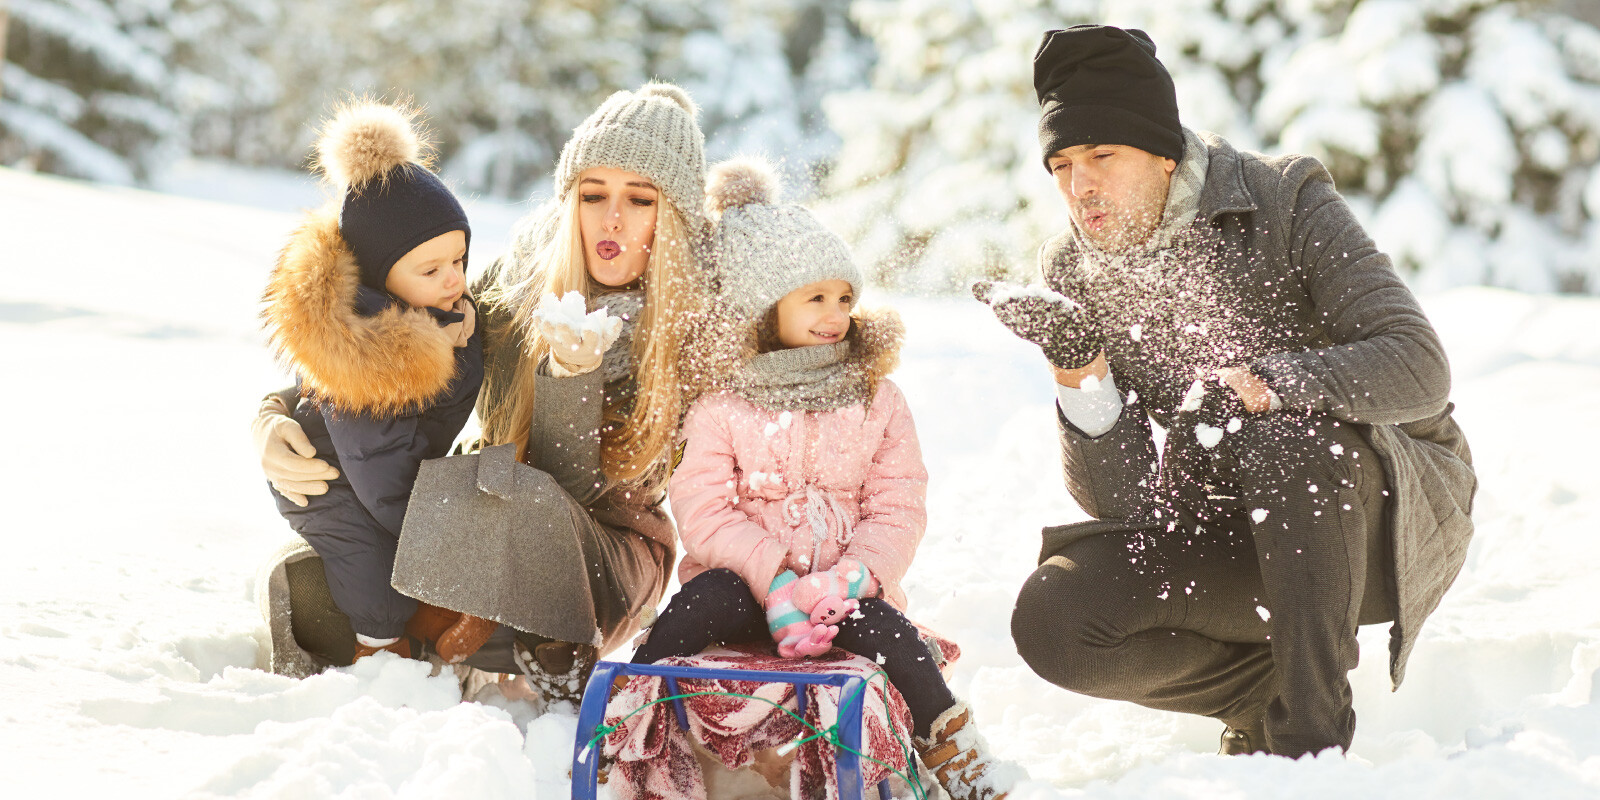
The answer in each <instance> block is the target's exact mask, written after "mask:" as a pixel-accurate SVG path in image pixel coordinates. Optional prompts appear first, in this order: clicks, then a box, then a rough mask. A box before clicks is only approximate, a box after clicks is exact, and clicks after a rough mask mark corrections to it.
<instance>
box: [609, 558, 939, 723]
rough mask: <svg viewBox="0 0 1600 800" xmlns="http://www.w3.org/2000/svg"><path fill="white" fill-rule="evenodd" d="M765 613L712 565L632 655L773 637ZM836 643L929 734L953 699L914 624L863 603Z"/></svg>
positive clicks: (881, 605) (637, 659)
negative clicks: (875, 673)
mask: <svg viewBox="0 0 1600 800" xmlns="http://www.w3.org/2000/svg"><path fill="white" fill-rule="evenodd" d="M770 641H772V634H771V633H770V632H768V630H767V615H766V612H765V611H764V610H763V609H762V608H761V605H760V604H759V603H757V602H756V600H755V596H754V595H752V594H750V586H749V585H748V584H746V583H745V582H744V579H743V578H740V577H739V575H738V573H736V572H734V571H732V570H728V569H712V570H707V571H705V572H702V573H700V574H699V575H696V576H695V577H694V578H692V579H691V580H690V581H689V582H688V583H686V584H684V585H683V588H681V589H679V590H678V593H677V594H675V595H673V597H672V602H670V603H668V604H667V609H666V610H665V611H663V612H661V616H660V618H658V619H657V620H656V622H655V624H654V625H652V626H650V638H649V640H647V641H646V642H645V643H644V646H642V647H640V648H639V649H638V650H637V651H635V652H634V654H633V663H635V664H653V663H655V662H657V661H660V660H661V659H663V658H668V657H671V656H692V655H694V654H695V653H698V652H700V651H701V650H704V649H706V648H707V647H710V646H711V645H713V644H741V643H745V642H770ZM833 644H834V646H835V647H840V648H843V649H845V650H847V651H849V652H851V653H855V654H856V655H858V656H865V657H866V658H869V659H872V660H874V661H877V662H878V663H879V664H880V665H882V667H883V671H884V672H885V673H886V674H887V675H888V676H889V682H890V683H892V684H894V688H895V689H897V690H899V692H900V696H901V697H903V698H905V701H906V706H907V707H908V708H910V710H911V721H912V727H913V728H914V729H915V730H914V731H913V732H914V733H915V734H916V735H917V736H919V737H924V738H925V737H927V735H928V730H929V728H930V727H931V726H932V725H933V721H934V720H935V719H938V717H939V715H940V714H942V713H944V712H945V711H946V710H947V709H949V708H950V707H951V706H953V705H955V704H956V700H955V697H954V696H953V695H951V694H950V687H949V686H946V685H945V682H944V676H943V675H940V674H939V667H938V665H937V664H936V663H935V662H934V659H933V654H932V653H931V652H930V651H929V650H928V646H927V645H926V644H925V643H924V642H923V641H922V638H921V636H920V635H919V634H918V632H917V627H916V626H915V625H912V624H911V621H910V620H908V619H906V617H905V615H904V614H901V613H900V611H899V610H898V609H896V608H895V607H894V606H892V605H890V604H889V603H888V602H887V601H885V600H882V599H879V598H870V599H866V600H862V601H861V612H860V617H859V618H857V617H856V615H851V616H850V617H848V618H846V619H845V620H844V621H843V622H841V623H839V635H838V636H837V637H836V638H835V639H834V640H833Z"/></svg>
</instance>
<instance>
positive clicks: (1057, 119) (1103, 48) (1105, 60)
mask: <svg viewBox="0 0 1600 800" xmlns="http://www.w3.org/2000/svg"><path fill="white" fill-rule="evenodd" d="M1033 90H1034V93H1035V94H1036V95H1037V96H1038V98H1039V108H1040V110H1041V111H1042V112H1043V113H1042V114H1041V116H1040V117H1039V146H1040V148H1042V149H1043V150H1044V161H1045V169H1049V168H1050V156H1051V154H1053V153H1055V152H1057V151H1059V150H1064V149H1066V148H1068V147H1076V146H1078V145H1083V144H1121V145H1127V146H1129V147H1137V148H1139V149H1140V150H1143V151H1145V152H1147V153H1153V154H1155V155H1158V156H1162V157H1164V158H1170V159H1172V160H1174V161H1179V160H1181V159H1182V158H1183V125H1182V124H1181V123H1179V122H1178V96H1177V92H1176V90H1175V89H1174V88H1173V86H1172V76H1171V75H1170V74H1168V73H1167V68H1166V67H1164V66H1162V64H1161V62H1160V61H1158V60H1156V45H1155V42H1152V41H1151V40H1150V35H1149V34H1147V33H1145V32H1144V31H1141V30H1138V29H1136V28H1128V29H1123V28H1114V27H1112V26H1110V25H1074V26H1072V27H1070V28H1067V29H1065V30H1056V31H1047V32H1046V33H1045V35H1044V40H1043V41H1041V42H1040V43H1039V50H1038V52H1036V53H1034V54H1033Z"/></svg>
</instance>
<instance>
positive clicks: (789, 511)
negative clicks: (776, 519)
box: [783, 483, 855, 569]
mask: <svg viewBox="0 0 1600 800" xmlns="http://www.w3.org/2000/svg"><path fill="white" fill-rule="evenodd" d="M829 511H832V512H833V518H834V519H836V520H838V521H839V527H840V534H839V548H840V549H841V550H842V549H844V548H846V547H848V546H849V545H850V539H851V537H852V535H853V534H854V533H855V531H854V528H853V526H852V525H851V524H850V522H849V520H848V518H847V517H846V516H845V513H844V509H843V508H840V507H839V501H837V500H835V499H833V496H832V495H830V494H828V493H827V492H823V491H820V490H818V489H817V486H816V484H814V483H807V484H806V485H805V487H804V488H802V489H801V490H800V491H798V492H794V493H793V494H790V495H789V496H788V497H785V498H784V499H783V519H784V521H786V522H788V523H789V527H791V528H798V527H800V526H801V525H802V524H808V525H809V526H810V528H811V563H810V564H808V565H807V567H808V568H810V569H815V568H816V565H817V564H818V562H820V561H822V545H823V543H824V542H826V541H827V540H828V512H829ZM802 514H804V516H803V517H802Z"/></svg>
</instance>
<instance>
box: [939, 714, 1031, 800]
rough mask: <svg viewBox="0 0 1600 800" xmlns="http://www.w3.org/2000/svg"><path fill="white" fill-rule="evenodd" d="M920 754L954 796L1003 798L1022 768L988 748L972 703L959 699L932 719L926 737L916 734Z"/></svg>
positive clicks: (963, 798)
mask: <svg viewBox="0 0 1600 800" xmlns="http://www.w3.org/2000/svg"><path fill="white" fill-rule="evenodd" d="M915 741H916V746H917V755H919V756H921V757H922V764H923V766H925V767H927V768H928V769H930V770H932V771H933V774H934V777H936V778H938V779H939V785H940V786H943V787H944V790H945V792H946V793H947V794H949V795H950V797H951V798H952V800H1001V798H1003V797H1005V796H1006V795H1007V794H1008V793H1010V791H1011V788H1012V787H1013V786H1014V785H1015V784H1016V782H1017V779H1018V778H1019V777H1021V776H1020V775H1019V772H1020V769H1019V768H1018V767H1017V766H1016V765H1015V764H1011V763H1009V762H1004V761H1001V760H999V759H997V758H995V757H994V755H993V754H991V753H990V752H989V743H988V742H986V741H984V738H983V735H982V734H980V733H978V726H977V725H976V724H975V723H973V721H972V707H971V706H969V705H967V704H966V703H964V702H961V701H957V702H956V704H955V705H953V706H951V707H950V708H948V709H945V712H944V713H943V714H940V715H939V718H938V719H935V720H934V721H933V725H932V727H931V728H930V733H929V735H928V737H927V738H922V737H920V736H919V737H917V738H916V740H915Z"/></svg>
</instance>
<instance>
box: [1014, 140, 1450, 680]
mask: <svg viewBox="0 0 1600 800" xmlns="http://www.w3.org/2000/svg"><path fill="white" fill-rule="evenodd" d="M1201 138H1202V140H1203V141H1204V142H1205V144H1206V146H1207V149H1208V151H1209V156H1210V163H1209V166H1208V169H1207V172H1206V179H1205V185H1204V188H1203V189H1202V190H1201V194H1200V200H1199V204H1200V208H1199V213H1198V214H1197V215H1196V217H1195V220H1194V222H1193V223H1192V224H1191V225H1190V226H1188V227H1186V228H1184V229H1182V230H1180V231H1179V232H1178V234H1177V235H1176V236H1175V237H1174V239H1173V246H1172V248H1171V250H1169V251H1166V254H1167V256H1168V257H1166V258H1163V259H1156V260H1144V261H1142V262H1141V263H1140V264H1139V265H1138V266H1128V265H1127V264H1126V263H1124V264H1123V265H1121V266H1120V267H1110V268H1107V267H1104V266H1098V265H1097V263H1096V262H1094V261H1092V260H1088V261H1086V260H1085V259H1084V258H1083V257H1082V254H1081V252H1080V250H1079V247H1078V244H1077V242H1076V240H1075V239H1074V237H1073V235H1072V232H1071V231H1070V230H1069V231H1066V232H1065V233H1063V234H1061V235H1060V236H1058V237H1056V238H1054V239H1052V240H1051V241H1048V242H1046V243H1045V244H1044V246H1043V247H1042V248H1041V249H1040V251H1039V266H1040V270H1041V271H1042V272H1043V275H1044V279H1045V282H1046V284H1047V285H1048V286H1049V287H1050V288H1052V289H1055V290H1056V291H1058V292H1061V293H1062V294H1064V295H1066V296H1068V297H1070V298H1072V299H1074V300H1076V301H1078V302H1079V303H1082V304H1083V305H1084V306H1085V307H1086V308H1087V310H1088V311H1089V315H1088V316H1089V318H1090V319H1092V320H1094V324H1096V325H1097V326H1098V328H1099V333H1100V334H1101V335H1102V336H1103V337H1104V341H1105V344H1106V355H1107V358H1108V360H1109V361H1110V364H1111V369H1112V373H1113V375H1114V376H1115V378H1116V381H1117V385H1118V388H1119V389H1121V390H1123V391H1125V392H1129V390H1131V392H1129V394H1130V397H1129V403H1128V407H1127V408H1126V409H1125V410H1124V413H1123V414H1122V416H1121V418H1120V419H1119V420H1118V421H1117V423H1116V425H1115V427H1114V428H1113V429H1112V430H1111V431H1109V432H1107V433H1106V434H1104V435H1102V436H1100V437H1097V438H1093V439H1091V438H1089V437H1087V436H1085V435H1084V434H1083V433H1082V432H1081V431H1078V430H1077V429H1076V428H1075V427H1074V426H1072V425H1071V424H1070V423H1068V422H1067V421H1066V420H1065V419H1064V418H1061V419H1059V420H1058V421H1059V423H1060V437H1061V450H1062V460H1063V464H1064V466H1065V471H1066V480H1067V486H1068V488H1069V490H1070V491H1071V492H1072V495H1073V497H1074V498H1076V499H1077V501H1078V503H1079V504H1080V505H1081V506H1082V507H1083V508H1084V510H1085V511H1087V512H1088V513H1089V514H1090V516H1092V517H1095V518H1097V519H1105V520H1114V519H1129V518H1133V517H1137V516H1140V515H1141V514H1142V513H1145V512H1147V511H1148V508H1146V506H1147V505H1148V503H1149V500H1148V493H1147V492H1146V491H1145V490H1143V489H1142V488H1141V485H1142V484H1144V483H1145V480H1146V478H1147V477H1148V476H1150V475H1151V471H1152V469H1153V465H1154V464H1155V461H1156V453H1155V448H1154V443H1153V441H1152V439H1151V425H1150V417H1154V418H1155V419H1156V421H1157V422H1160V423H1161V424H1162V425H1164V426H1166V425H1169V424H1170V423H1171V421H1172V418H1173V416H1174V415H1175V413H1176V409H1177V407H1178V405H1179V404H1180V403H1181V401H1182V398H1183V395H1184V392H1185V391H1186V390H1187V389H1188V387H1189V385H1190V384H1191V383H1192V382H1193V381H1194V380H1195V378H1196V377H1198V376H1200V375H1202V374H1205V373H1208V372H1210V371H1212V370H1215V369H1217V368H1220V367H1224V366H1240V365H1244V366H1248V367H1249V368H1250V369H1251V370H1252V371H1253V372H1254V373H1255V374H1256V375H1258V376H1260V377H1261V378H1262V379H1263V380H1265V381H1266V382H1267V383H1268V384H1270V385H1271V387H1272V389H1273V390H1274V391H1275V392H1277V394H1278V395H1279V396H1280V397H1281V398H1282V400H1283V404H1284V408H1285V409H1286V410H1295V409H1299V410H1304V411H1313V412H1320V413H1324V414H1327V415H1329V416H1331V417H1333V418H1335V419H1338V420H1341V421H1344V422H1350V423H1357V424H1359V425H1361V426H1363V430H1364V432H1365V433H1366V434H1367V438H1368V440H1369V441H1370V442H1371V445H1372V448H1373V450H1374V451H1375V452H1376V453H1377V454H1378V455H1379V457H1380V458H1381V459H1382V461H1383V465H1384V469H1385V474H1386V476H1387V478H1388V482H1389V487H1390V492H1391V497H1390V501H1389V507H1388V509H1387V513H1386V516H1387V519H1388V521H1389V525H1390V531H1389V533H1390V534H1391V536H1392V540H1393V543H1394V553H1393V555H1394V574H1395V576H1396V582H1397V586H1395V587H1393V588H1394V590H1395V595H1396V599H1397V606H1398V615H1397V618H1396V621H1395V623H1394V625H1393V627H1392V628H1391V629H1390V643H1389V644H1390V646H1389V650H1390V667H1389V669H1390V679H1391V680H1392V682H1393V684H1394V685H1395V686H1396V687H1398V686H1399V685H1400V682H1401V680H1402V679H1403V678H1404V676H1405V665H1406V659H1407V657H1408V656H1409V655H1410V653H1411V649H1412V647H1413V646H1414V645H1415V643H1416V640H1417V634H1418V631H1419V630H1420V629H1421V627H1422V623H1423V621H1424V620H1425V619H1427V617H1428V615H1429V614H1430V613H1432V611H1433V609H1434V608H1435V607H1437V606H1438V604H1439V601H1440V599H1441V598H1442V597H1443V595H1444V592H1445V590H1446V589H1448V588H1449V587H1450V584H1451V583H1452V582H1453V581H1454V580H1455V577H1456V574H1457V573H1458V572H1459V571H1460V569H1461V565H1462V563H1463V562H1464V561H1465V559H1466V553H1467V544H1468V541H1469V540H1470V538H1471V536H1472V521H1471V519H1470V516H1469V515H1470V514H1471V510H1472V500H1473V495H1474V494H1475V492H1476V490H1477V478H1476V476H1475V474H1474V472H1473V469H1472V457H1471V454H1470V451H1469V450H1468V448H1467V442H1466V438H1465V437H1464V436H1463V434H1462V432H1461V429H1460V428H1459V427H1457V425H1456V423H1455V421H1454V420H1453V419H1452V418H1451V411H1452V409H1453V408H1454V406H1453V405H1452V404H1451V403H1450V402H1449V393H1450V368H1449V364H1448V363H1447V361H1446V359H1445V354H1444V350H1443V348H1442V347H1441V345H1440V343H1439V338H1438V336H1437V334H1436V333H1435V332H1434V330H1433V327H1432V325H1430V324H1429V323H1428V320H1427V318H1426V317H1425V316H1424V315H1423V313H1422V309H1421V307H1420V306H1419V305H1418V303H1417V300H1416V298H1415V297H1414V296H1413V295H1412V293H1411V291H1410V290H1409V289H1408V288H1407V287H1406V285H1405V284H1404V283H1403V282H1402V281H1401V280H1400V278H1399V276H1398V275H1397V274H1396V273H1395V271H1394V268H1393V266H1392V264H1391V263H1390V260H1389V257H1388V256H1386V255H1384V254H1383V253H1381V252H1379V251H1378V250H1377V248H1376V247H1375V246H1374V245H1373V242H1372V239H1371V238H1370V237H1368V236H1367V234H1366V232H1365V231H1363V230H1362V228H1361V226H1360V224H1358V223H1357V221H1356V219H1355V216H1354V214H1353V213H1352V212H1351V210H1350V208H1349V206H1348V205H1347V204H1346V203H1345V202H1344V200H1343V198H1341V197H1340V196H1339V194H1338V192H1337V191H1336V190H1335V189H1334V186H1333V179H1332V177H1331V176H1330V175H1329V174H1328V172H1327V170H1326V169H1324V168H1323V166H1322V164H1321V163H1319V162H1318V161H1317V160H1316V159H1314V158H1311V157H1308V156H1295V155H1290V156H1282V157H1267V156H1262V155H1259V154H1255V153H1241V152H1239V151H1237V150H1235V149H1234V148H1233V147H1232V146H1231V145H1229V144H1228V143H1227V142H1226V141H1224V140H1223V139H1222V138H1220V137H1217V136H1215V135H1212V134H1202V135H1201ZM1144 411H1147V412H1148V413H1149V416H1147V415H1146V414H1145V413H1141V412H1144ZM1058 416H1059V415H1058ZM1046 546H1047V548H1050V543H1049V542H1048V541H1047V545H1046ZM1047 555H1048V554H1047Z"/></svg>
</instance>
